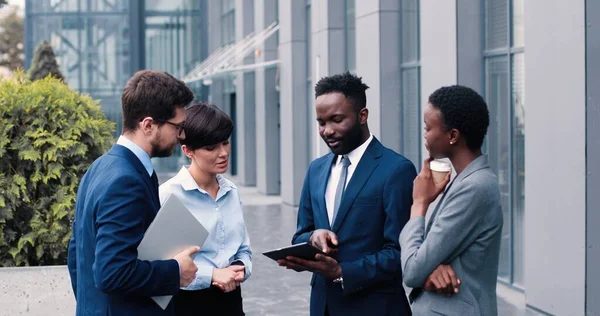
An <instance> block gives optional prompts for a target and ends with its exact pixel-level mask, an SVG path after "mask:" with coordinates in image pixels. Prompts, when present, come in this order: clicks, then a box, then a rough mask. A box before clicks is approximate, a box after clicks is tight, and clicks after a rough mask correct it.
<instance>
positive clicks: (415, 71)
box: [401, 67, 422, 167]
mask: <svg viewBox="0 0 600 316" xmlns="http://www.w3.org/2000/svg"><path fill="white" fill-rule="evenodd" d="M419 108H420V104H419V68H418V67H414V68H409V69H403V70H402V136H403V137H402V152H401V153H402V155H403V156H404V157H406V158H407V159H408V160H410V161H412V162H413V163H414V164H415V166H417V167H418V166H419V165H420V162H421V128H420V126H421V124H420V122H421V120H422V118H421V114H420V111H419Z"/></svg>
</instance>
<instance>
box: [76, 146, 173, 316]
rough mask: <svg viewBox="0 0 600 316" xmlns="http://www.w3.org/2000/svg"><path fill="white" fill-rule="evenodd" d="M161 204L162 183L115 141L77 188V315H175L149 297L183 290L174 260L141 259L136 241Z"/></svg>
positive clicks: (138, 240) (171, 309) (141, 235)
mask: <svg viewBox="0 0 600 316" xmlns="http://www.w3.org/2000/svg"><path fill="white" fill-rule="evenodd" d="M159 208H160V202H159V200H158V188H157V187H156V185H155V184H153V183H152V180H151V177H150V176H148V172H147V171H146V169H145V168H144V166H143V165H142V163H141V162H140V160H139V159H138V158H137V157H136V156H135V155H134V154H133V152H131V151H130V150H129V149H127V148H125V147H123V146H121V145H114V146H113V147H112V148H111V149H110V151H109V152H108V153H106V154H105V155H103V156H102V157H100V158H98V159H97V160H96V161H95V162H94V163H93V164H92V165H91V166H90V168H89V169H88V171H87V172H86V174H85V175H84V176H83V178H82V180H81V183H80V184H79V190H78V192H77V201H76V211H75V221H74V222H73V235H72V237H71V241H70V243H69V256H68V266H69V273H70V275H71V284H72V286H73V292H74V293H75V299H76V300H77V315H102V316H104V315H173V314H174V312H173V306H172V305H173V304H169V307H168V308H167V310H164V311H163V310H162V309H161V308H160V307H159V306H158V305H157V304H156V303H155V302H154V301H153V300H152V299H151V298H150V297H151V296H157V295H173V294H176V293H177V292H178V291H179V265H178V263H177V261H175V260H164V261H152V262H150V261H141V260H138V259H137V246H138V245H139V243H140V242H141V240H142V238H143V236H144V233H145V232H146V229H147V228H148V226H149V225H150V223H152V221H153V220H154V217H155V216H156V213H157V212H158V210H159Z"/></svg>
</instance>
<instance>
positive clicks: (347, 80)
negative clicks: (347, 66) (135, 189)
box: [315, 71, 369, 110]
mask: <svg viewBox="0 0 600 316" xmlns="http://www.w3.org/2000/svg"><path fill="white" fill-rule="evenodd" d="M367 89H369V86H367V85H366V84H365V83H363V82H362V77H358V76H356V75H353V74H351V73H350V72H348V71H346V72H345V73H343V74H337V75H333V76H330V77H323V78H321V80H319V82H317V84H316V85H315V98H318V97H319V96H321V95H324V94H328V93H332V92H339V93H342V94H343V95H344V96H345V97H346V98H347V99H348V100H350V102H351V103H352V105H354V107H356V109H357V110H360V109H363V108H365V107H366V106H367V94H366V93H365V91H367Z"/></svg>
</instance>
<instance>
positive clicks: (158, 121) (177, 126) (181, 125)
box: [152, 119, 185, 137]
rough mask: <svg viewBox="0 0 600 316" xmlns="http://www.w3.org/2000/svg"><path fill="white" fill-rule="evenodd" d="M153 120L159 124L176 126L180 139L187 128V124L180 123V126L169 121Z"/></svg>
mask: <svg viewBox="0 0 600 316" xmlns="http://www.w3.org/2000/svg"><path fill="white" fill-rule="evenodd" d="M152 120H153V121H154V122H156V123H158V124H169V125H172V126H175V128H177V136H179V137H181V134H182V133H183V129H184V127H185V122H183V123H180V124H175V123H173V122H169V121H167V120H160V119H152Z"/></svg>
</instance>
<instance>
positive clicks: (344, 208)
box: [332, 138, 383, 233]
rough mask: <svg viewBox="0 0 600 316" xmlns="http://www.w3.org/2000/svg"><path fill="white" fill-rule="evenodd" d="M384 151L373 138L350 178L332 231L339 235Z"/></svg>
mask: <svg viewBox="0 0 600 316" xmlns="http://www.w3.org/2000/svg"><path fill="white" fill-rule="evenodd" d="M382 149H383V145H381V143H380V142H379V141H378V140H377V139H376V138H373V140H372V141H371V143H370V144H369V146H368V147H367V150H366V151H365V153H364V154H363V156H362V158H361V159H360V162H359V163H358V165H357V166H356V169H355V170H354V173H353V174H352V178H350V182H348V185H347V186H346V191H345V192H344V197H343V198H342V204H341V205H340V209H339V210H338V213H337V216H336V218H335V222H334V223H333V227H332V231H333V232H335V233H337V231H338V230H339V229H340V226H341V224H342V222H343V221H344V218H345V217H346V215H347V214H348V211H349V210H350V206H352V203H354V200H355V199H356V196H357V195H358V193H359V192H360V190H362V188H363V186H364V185H365V183H367V180H369V177H370V176H371V173H373V171H374V170H375V168H377V165H379V160H378V159H379V157H381V151H382Z"/></svg>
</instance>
